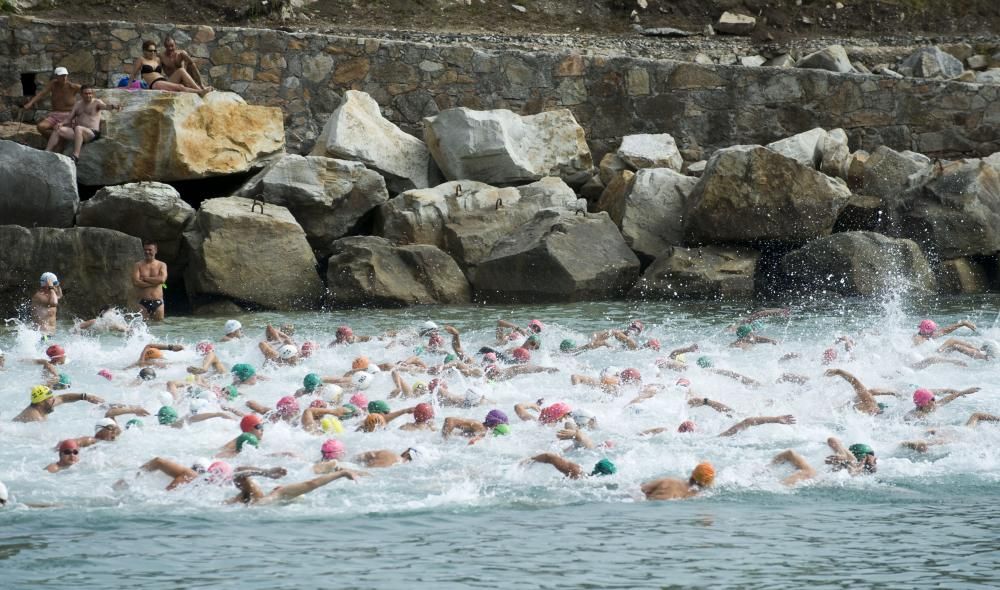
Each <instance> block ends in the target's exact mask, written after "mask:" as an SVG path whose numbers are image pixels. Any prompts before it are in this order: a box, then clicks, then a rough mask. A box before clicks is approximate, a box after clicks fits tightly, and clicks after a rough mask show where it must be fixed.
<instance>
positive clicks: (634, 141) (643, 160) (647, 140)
mask: <svg viewBox="0 0 1000 590" xmlns="http://www.w3.org/2000/svg"><path fill="white" fill-rule="evenodd" d="M618 157H619V158H621V159H622V160H624V161H625V163H626V164H628V165H629V167H631V168H632V170H639V169H641V168H670V169H671V170H674V171H675V172H680V171H681V166H683V165H684V159H683V158H682V157H681V153H680V152H679V151H678V150H677V142H675V141H674V138H673V136H671V135H670V134H669V133H657V134H648V133H644V134H639V135H626V136H625V137H623V138H622V143H621V146H619V148H618Z"/></svg>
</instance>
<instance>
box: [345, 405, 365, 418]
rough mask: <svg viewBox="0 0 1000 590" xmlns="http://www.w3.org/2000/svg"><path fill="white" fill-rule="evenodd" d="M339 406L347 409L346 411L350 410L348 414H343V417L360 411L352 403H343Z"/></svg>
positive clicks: (352, 415) (348, 416)
mask: <svg viewBox="0 0 1000 590" xmlns="http://www.w3.org/2000/svg"><path fill="white" fill-rule="evenodd" d="M341 407H342V408H344V409H345V410H347V411H348V412H350V413H349V414H347V415H346V416H344V417H345V418H353V417H354V415H355V414H357V413H358V412H360V411H361V410H359V409H358V407H357V406H356V405H354V404H344V405H343V406H341Z"/></svg>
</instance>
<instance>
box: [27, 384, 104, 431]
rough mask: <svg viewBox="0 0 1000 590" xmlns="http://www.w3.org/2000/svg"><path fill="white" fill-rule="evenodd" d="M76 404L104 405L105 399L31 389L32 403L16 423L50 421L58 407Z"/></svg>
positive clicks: (84, 394) (35, 387)
mask: <svg viewBox="0 0 1000 590" xmlns="http://www.w3.org/2000/svg"><path fill="white" fill-rule="evenodd" d="M75 402H88V403H91V404H103V403H104V399H102V398H100V397H97V396H96V395H91V394H89V393H64V394H62V395H53V394H52V390H51V389H49V388H48V387H46V386H44V385H36V386H34V387H32V388H31V403H30V404H29V405H28V407H26V408H25V409H24V410H22V411H21V413H20V414H18V415H17V416H15V417H14V422H44V421H46V420H48V419H49V414H51V413H52V412H53V411H54V410H55V409H56V407H57V406H60V405H62V404H68V403H75Z"/></svg>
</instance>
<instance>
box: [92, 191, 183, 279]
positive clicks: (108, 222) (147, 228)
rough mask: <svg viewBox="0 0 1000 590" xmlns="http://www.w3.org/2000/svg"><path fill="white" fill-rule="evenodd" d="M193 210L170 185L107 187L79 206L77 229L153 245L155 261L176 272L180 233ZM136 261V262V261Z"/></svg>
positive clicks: (180, 242) (179, 260)
mask: <svg viewBox="0 0 1000 590" xmlns="http://www.w3.org/2000/svg"><path fill="white" fill-rule="evenodd" d="M193 219H194V208H193V207H191V205H188V204H187V203H186V202H184V200H183V199H181V196H180V194H179V193H178V192H177V191H176V190H175V189H174V187H172V186H170V185H169V184H161V183H159V182H139V183H133V184H122V185H117V186H107V187H104V188H102V189H101V190H99V191H97V194H95V195H94V196H93V197H91V198H90V199H88V200H86V201H84V202H83V204H82V205H81V206H80V214H79V215H78V216H77V220H76V222H77V225H80V226H83V227H105V228H108V229H113V230H117V231H120V232H122V233H124V234H128V235H130V236H135V237H137V238H139V239H140V240H143V241H145V240H152V241H154V242H156V245H157V249H158V250H159V253H158V254H157V258H159V259H160V260H162V261H164V262H166V263H167V266H168V267H170V269H171V270H176V267H177V265H178V264H179V263H180V262H181V245H182V244H183V242H184V239H183V237H182V235H181V234H182V233H183V232H184V231H185V230H186V229H187V227H188V225H189V224H190V223H191V221H192V220H193ZM137 260H138V259H137Z"/></svg>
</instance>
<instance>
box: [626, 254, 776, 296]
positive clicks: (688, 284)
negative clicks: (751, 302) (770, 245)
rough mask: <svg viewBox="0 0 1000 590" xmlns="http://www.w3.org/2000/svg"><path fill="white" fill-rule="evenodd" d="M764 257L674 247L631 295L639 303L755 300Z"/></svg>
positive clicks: (648, 270) (656, 263)
mask: <svg viewBox="0 0 1000 590" xmlns="http://www.w3.org/2000/svg"><path fill="white" fill-rule="evenodd" d="M759 258H760V253H759V252H757V251H755V250H750V249H742V250H741V249H736V248H726V247H723V246H706V247H704V248H680V247H676V246H675V247H672V248H669V249H668V250H666V253H665V254H664V255H663V256H661V257H659V258H657V259H656V262H654V263H653V264H652V265H651V266H650V267H649V268H647V269H646V272H644V273H643V275H642V278H640V279H639V282H638V283H636V285H635V287H634V288H633V289H632V291H631V292H630V293H629V297H632V298H636V299H678V298H681V299H684V298H729V297H751V296H753V294H754V273H755V272H756V270H757V260H758V259H759Z"/></svg>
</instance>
